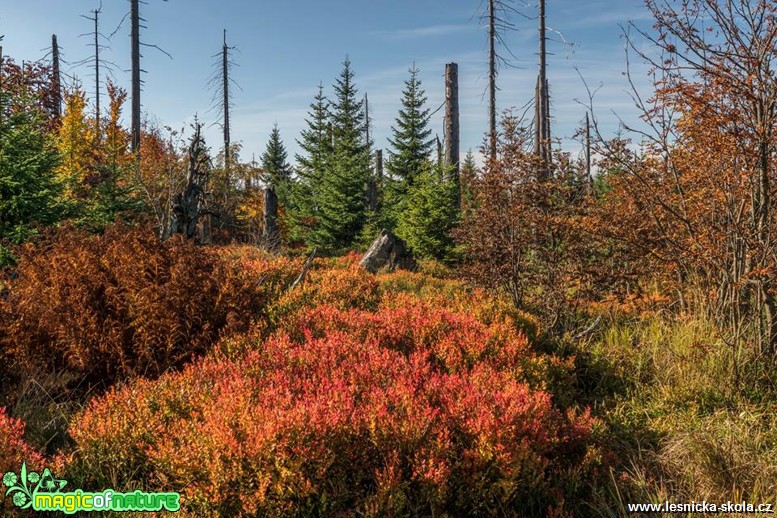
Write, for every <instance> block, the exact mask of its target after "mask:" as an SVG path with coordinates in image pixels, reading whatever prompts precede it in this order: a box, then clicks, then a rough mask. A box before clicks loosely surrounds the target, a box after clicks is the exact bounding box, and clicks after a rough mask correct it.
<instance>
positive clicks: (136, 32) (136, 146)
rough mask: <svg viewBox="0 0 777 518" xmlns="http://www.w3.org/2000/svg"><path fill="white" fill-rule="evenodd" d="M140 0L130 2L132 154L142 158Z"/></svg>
mask: <svg viewBox="0 0 777 518" xmlns="http://www.w3.org/2000/svg"><path fill="white" fill-rule="evenodd" d="M139 4H140V0H130V6H131V7H130V19H131V25H132V32H131V35H130V38H131V40H132V152H133V153H135V155H136V157H138V158H139V157H140V6H139Z"/></svg>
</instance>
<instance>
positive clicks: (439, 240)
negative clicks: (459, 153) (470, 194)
mask: <svg viewBox="0 0 777 518" xmlns="http://www.w3.org/2000/svg"><path fill="white" fill-rule="evenodd" d="M454 167H455V165H454V166H450V167H448V168H446V167H445V166H444V165H443V164H442V162H438V163H436V164H435V163H432V162H431V161H429V160H427V161H425V162H424V163H423V164H422V166H421V169H420V171H419V172H418V174H417V176H416V178H415V180H414V181H413V183H412V185H410V186H409V187H408V189H407V193H406V194H405V200H404V203H403V204H402V211H401V212H400V214H399V221H398V224H397V235H399V237H401V238H402V239H404V240H405V241H406V242H407V244H408V246H409V247H410V248H411V249H412V251H413V253H414V254H415V255H416V256H417V257H422V258H433V259H439V260H446V259H450V258H451V254H452V251H453V244H454V243H453V238H452V237H451V231H452V230H453V229H454V228H455V226H456V224H457V223H458V207H457V204H456V196H457V188H458V185H457V183H456V182H455V181H454V180H452V179H451V176H452V175H451V174H450V171H451V170H452V169H453V168H454Z"/></svg>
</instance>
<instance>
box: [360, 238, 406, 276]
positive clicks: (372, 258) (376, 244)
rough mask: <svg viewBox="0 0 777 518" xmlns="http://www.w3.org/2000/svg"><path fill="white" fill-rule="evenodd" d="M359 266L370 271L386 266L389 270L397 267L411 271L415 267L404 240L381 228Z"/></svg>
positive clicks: (374, 271)
mask: <svg viewBox="0 0 777 518" xmlns="http://www.w3.org/2000/svg"><path fill="white" fill-rule="evenodd" d="M359 266H361V267H362V268H364V269H365V270H367V271H368V272H370V273H376V272H377V271H378V270H380V269H381V268H388V269H389V271H394V270H396V269H397V268H399V269H401V270H410V271H413V270H415V268H416V262H415V260H414V259H413V254H412V252H411V251H410V250H408V248H407V245H406V244H405V242H404V241H402V240H401V239H399V238H398V237H397V236H395V235H394V234H392V233H391V232H389V231H388V230H386V229H383V231H381V233H380V236H378V238H377V239H376V240H375V241H373V242H372V245H370V248H369V250H367V253H365V254H364V257H362V260H361V261H360V262H359Z"/></svg>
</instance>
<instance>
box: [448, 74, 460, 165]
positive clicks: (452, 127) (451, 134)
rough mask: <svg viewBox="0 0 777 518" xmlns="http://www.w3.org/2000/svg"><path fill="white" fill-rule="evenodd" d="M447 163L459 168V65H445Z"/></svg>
mask: <svg viewBox="0 0 777 518" xmlns="http://www.w3.org/2000/svg"><path fill="white" fill-rule="evenodd" d="M445 165H447V166H456V171H458V170H459V65H457V64H456V63H448V64H447V65H445Z"/></svg>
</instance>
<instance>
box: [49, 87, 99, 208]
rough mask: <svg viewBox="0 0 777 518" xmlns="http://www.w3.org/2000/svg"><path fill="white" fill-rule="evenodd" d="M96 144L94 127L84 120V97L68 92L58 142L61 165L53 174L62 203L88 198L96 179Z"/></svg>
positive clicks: (80, 92) (90, 122) (77, 92)
mask: <svg viewBox="0 0 777 518" xmlns="http://www.w3.org/2000/svg"><path fill="white" fill-rule="evenodd" d="M95 144H96V142H95V135H94V123H93V122H92V121H90V120H89V119H88V118H87V116H86V94H85V93H84V92H83V90H80V89H75V90H73V91H71V92H68V93H67V94H66V95H65V113H64V115H63V116H62V125H61V126H60V128H59V135H58V138H57V149H58V150H59V153H60V157H61V161H60V165H59V167H58V168H57V171H56V173H57V179H58V180H59V181H60V182H61V184H62V186H63V196H64V198H65V200H67V201H71V202H74V201H79V200H83V199H84V198H86V197H88V195H89V193H90V190H91V188H90V185H91V184H93V183H94V182H95V180H96V176H97V175H96V167H95V165H96V158H97V157H96V152H95V149H96V146H95Z"/></svg>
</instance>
